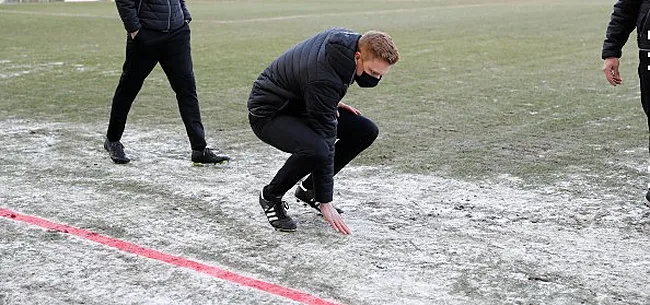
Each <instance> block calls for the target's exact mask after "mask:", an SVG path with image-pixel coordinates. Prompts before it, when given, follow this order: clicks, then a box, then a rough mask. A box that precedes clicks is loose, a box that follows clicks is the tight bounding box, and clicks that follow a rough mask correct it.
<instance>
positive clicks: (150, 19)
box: [115, 0, 192, 33]
mask: <svg viewBox="0 0 650 305" xmlns="http://www.w3.org/2000/svg"><path fill="white" fill-rule="evenodd" d="M115 5H117V11H118V13H119V14H120V17H121V18H122V22H123V23H124V28H125V29H126V31H127V32H129V33H131V32H135V31H137V30H139V29H141V28H146V29H150V30H156V31H163V32H168V31H173V30H175V29H177V28H180V27H181V26H183V24H184V23H185V21H186V20H188V21H190V20H192V16H191V15H190V12H189V11H188V10H187V7H186V6H185V0H115Z"/></svg>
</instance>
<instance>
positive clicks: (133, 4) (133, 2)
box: [115, 0, 142, 33]
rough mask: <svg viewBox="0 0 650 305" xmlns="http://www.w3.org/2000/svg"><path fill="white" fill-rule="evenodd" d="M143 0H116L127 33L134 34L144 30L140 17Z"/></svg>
mask: <svg viewBox="0 0 650 305" xmlns="http://www.w3.org/2000/svg"><path fill="white" fill-rule="evenodd" d="M140 1H142V0H115V5H117V12H118V13H119V14H120V18H122V23H124V28H125V29H126V31H127V32H129V33H133V32H135V31H138V30H140V29H141V28H142V26H141V25H140V18H139V17H138V7H137V5H139V4H140Z"/></svg>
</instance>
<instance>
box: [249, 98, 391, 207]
mask: <svg viewBox="0 0 650 305" xmlns="http://www.w3.org/2000/svg"><path fill="white" fill-rule="evenodd" d="M339 113H340V115H339V117H338V128H337V138H338V141H337V142H336V144H335V153H334V174H335V175H336V173H338V172H339V171H340V170H341V169H343V167H345V166H346V165H347V164H348V163H350V161H352V159H354V158H355V157H356V156H357V155H359V153H361V152H362V151H364V150H365V149H366V148H368V147H369V146H370V145H371V144H372V142H374V141H375V139H376V138H377V135H378V134H379V129H378V128H377V125H375V123H373V122H372V121H371V120H370V119H368V118H366V117H364V116H362V115H354V114H352V113H350V112H348V111H346V110H342V109H339ZM249 120H250V123H251V127H252V128H253V132H255V135H257V137H258V138H259V139H260V140H262V141H264V142H265V143H267V144H270V145H271V146H273V147H275V148H277V149H279V150H281V151H284V152H287V153H291V157H289V159H288V160H287V161H286V162H285V163H284V165H283V166H282V168H280V170H279V171H278V173H277V174H276V175H275V177H274V178H273V180H272V181H271V183H269V185H268V186H267V191H268V192H269V194H270V195H271V196H273V197H281V196H283V195H284V194H285V193H286V192H287V191H289V190H290V189H291V188H292V187H293V186H294V185H296V183H297V182H298V181H300V179H302V178H303V177H305V176H307V175H309V177H307V178H306V180H305V181H304V182H303V185H305V186H306V188H307V189H313V183H314V182H313V178H312V175H310V174H311V173H312V171H314V170H315V169H316V167H317V166H319V164H318V162H314V160H319V159H321V158H320V157H319V156H323V155H327V154H328V153H329V149H328V146H327V143H325V141H324V140H323V139H322V138H320V136H318V134H316V132H315V131H314V130H312V129H311V127H309V126H308V125H307V120H306V119H305V118H301V117H295V116H288V115H278V116H274V117H271V118H260V117H254V116H252V115H249ZM314 156H315V157H314ZM316 197H319V196H318V195H316Z"/></svg>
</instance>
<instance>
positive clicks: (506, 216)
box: [0, 0, 650, 305]
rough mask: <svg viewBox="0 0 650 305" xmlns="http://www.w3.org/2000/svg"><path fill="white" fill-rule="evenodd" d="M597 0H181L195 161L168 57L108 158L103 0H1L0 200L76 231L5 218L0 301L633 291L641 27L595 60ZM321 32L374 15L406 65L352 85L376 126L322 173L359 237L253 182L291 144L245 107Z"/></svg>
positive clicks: (248, 300) (353, 300) (649, 243)
mask: <svg viewBox="0 0 650 305" xmlns="http://www.w3.org/2000/svg"><path fill="white" fill-rule="evenodd" d="M613 3H614V1H613V0H608V1H605V0H573V1H560V0H460V1H444V0H432V1H425V0H422V1H417V0H413V1H408V0H401V1H400V0H367V1H344V0H335V1H327V2H325V1H289V0H287V1H279V0H278V1H275V0H272V1H266V0H258V1H207V0H205V1H204V0H190V1H188V4H187V5H188V9H189V10H190V12H191V13H192V17H193V21H192V23H191V25H190V26H191V31H192V56H193V60H194V71H195V75H196V79H197V88H198V94H199V101H200V105H201V114H202V118H203V124H204V126H205V127H206V133H207V140H208V145H209V146H211V147H218V148H220V149H222V150H223V151H224V152H226V153H228V154H230V155H231V156H232V157H233V161H232V162H230V163H229V164H227V165H223V166H206V167H194V166H191V162H190V160H189V155H190V146H189V142H188V140H187V137H186V134H185V130H184V127H183V125H182V122H181V119H180V115H179V113H178V108H177V105H176V101H175V97H174V94H173V92H172V90H171V88H170V87H169V84H168V82H167V79H166V77H165V75H164V74H163V72H162V70H161V69H160V67H157V68H156V69H155V70H154V72H153V73H152V74H151V75H150V76H149V77H148V78H147V80H146V82H145V85H144V87H143V89H142V91H141V92H140V94H139V95H138V98H137V99H136V102H135V103H134V105H133V108H132V110H131V112H130V114H129V120H128V122H127V126H126V132H125V135H124V138H123V139H122V143H124V145H125V148H126V153H127V154H128V155H129V156H130V157H131V158H132V162H131V163H130V164H128V165H116V164H113V163H112V162H111V161H110V159H109V158H108V155H107V154H106V152H105V151H104V149H103V147H102V143H103V136H104V133H105V130H106V126H107V122H108V115H109V111H110V102H111V99H112V96H113V93H114V90H115V86H116V85H117V82H118V79H119V76H120V73H121V68H122V64H123V61H124V53H125V40H126V33H125V31H124V28H123V26H122V23H121V21H120V19H119V16H118V14H117V10H116V7H115V3H112V2H96V3H49V4H21V5H0V31H1V33H2V34H1V35H0V216H2V215H3V213H2V211H11V212H12V213H14V212H15V213H19V214H20V215H29V216H35V217H39V218H43V219H46V220H49V221H52V222H55V223H57V224H62V225H65V226H71V227H74V228H79V229H81V230H83V231H84V232H90V233H89V235H84V234H81V235H83V236H80V235H74V234H69V233H70V232H67V231H66V232H63V230H60V229H52V228H44V227H43V226H39V225H35V222H29V221H20V220H19V219H17V218H11V217H8V216H6V215H8V214H6V213H5V214H4V215H5V217H0V305H5V304H328V302H329V303H337V304H373V305H374V304H422V305H425V304H426V305H429V304H486V305H487V304H648V302H649V301H648V300H650V252H649V249H650V208H649V207H648V206H646V205H645V201H644V200H645V199H644V198H643V196H644V194H645V190H646V187H647V185H648V183H649V182H650V174H649V173H648V165H649V162H648V161H649V155H648V131H647V123H646V118H645V115H644V114H643V111H642V109H641V105H640V102H639V85H638V78H637V74H636V73H637V64H638V56H637V48H636V41H635V37H634V35H635V34H634V33H633V34H632V35H631V38H630V41H629V42H628V45H627V47H626V48H625V49H624V52H623V54H624V55H623V58H622V60H621V63H622V67H621V74H622V77H623V86H619V87H616V88H614V87H611V86H610V85H609V84H608V83H607V81H606V80H605V78H604V76H603V73H602V72H601V71H600V69H601V66H602V60H601V59H600V52H601V47H602V41H603V39H604V34H605V28H606V26H607V23H608V21H609V15H610V13H611V11H612V5H613ZM331 27H346V28H350V29H352V30H355V31H358V32H365V31H367V30H371V29H375V30H381V31H385V32H387V33H388V34H390V35H391V36H392V37H393V39H394V41H395V43H396V44H397V46H398V47H399V49H400V54H401V59H400V61H399V62H398V63H397V64H396V65H395V66H394V67H393V68H392V70H391V72H390V73H389V74H387V75H386V76H384V77H383V79H382V81H381V82H380V85H379V86H378V87H377V88H374V89H362V88H359V87H358V86H352V87H351V88H350V90H349V91H348V94H347V95H346V97H345V99H344V102H345V103H346V104H349V105H352V106H354V107H356V108H359V109H360V110H361V111H362V112H363V114H364V115H366V116H368V117H370V118H371V119H372V120H373V121H374V122H375V123H376V124H377V125H378V126H379V128H380V135H379V137H378V139H377V140H376V141H375V143H374V144H373V146H371V147H370V148H369V149H368V150H367V151H365V152H364V153H363V154H362V155H361V156H360V157H359V158H357V159H356V160H354V161H353V162H352V164H350V166H349V167H346V168H345V169H344V170H343V171H342V172H341V173H340V174H339V175H337V176H336V178H335V196H334V200H335V204H336V205H337V206H338V207H341V208H342V209H344V210H345V211H346V213H345V214H344V218H345V220H346V223H347V224H348V226H349V227H350V229H351V230H352V234H351V235H350V236H348V237H344V236H341V235H339V234H337V233H335V232H334V231H333V230H332V229H331V228H329V226H328V225H327V223H326V222H325V221H324V220H323V219H322V218H321V217H319V216H318V215H316V214H315V213H313V212H312V211H310V210H309V208H307V207H303V206H302V205H301V204H298V203H296V202H295V200H294V198H293V195H292V192H290V193H288V194H287V195H286V196H285V199H286V200H287V201H288V202H289V204H290V206H291V207H290V210H289V214H290V215H291V216H292V217H293V218H294V219H295V220H296V222H297V223H298V231H297V232H295V233H289V234H288V233H279V232H276V231H274V230H273V229H272V228H271V226H270V225H269V224H268V222H267V221H266V218H265V217H264V214H263V213H262V210H261V209H260V207H259V204H258V203H257V192H258V190H259V189H260V188H261V187H262V186H263V185H264V184H265V183H267V182H268V181H269V180H270V179H271V178H272V176H273V175H274V174H275V171H277V169H278V168H279V167H280V166H281V165H282V163H283V162H284V160H285V159H286V157H287V155H285V154H283V153H281V152H278V151H276V150H275V149H273V148H271V147H268V146H267V145H265V144H263V143H262V142H261V141H259V140H258V139H257V138H256V137H255V135H254V134H253V132H252V131H251V129H250V127H249V125H248V120H247V109H246V101H247V98H248V94H249V92H250V89H251V85H252V83H253V81H254V80H255V79H256V78H257V76H258V74H259V73H260V72H261V71H262V70H263V69H264V68H265V67H266V66H267V65H268V64H269V63H270V62H271V61H272V60H273V59H275V58H276V57H277V56H278V55H280V54H281V53H282V52H283V51H284V50H286V49H287V48H289V47H290V46H292V45H293V44H295V43H297V42H299V41H301V40H303V39H304V38H307V37H309V36H311V35H313V34H314V33H316V32H319V31H321V30H324V29H327V28H331ZM18 218H20V217H18ZM95 233H96V234H99V236H105V237H106V238H107V240H108V239H110V240H112V241H117V240H119V242H118V243H117V245H125V244H127V243H129V244H133V245H137V246H138V247H142V249H144V250H142V249H140V250H138V251H126V250H125V249H126V248H129V247H130V246H110V245H107V244H108V243H112V242H106V243H101V242H97V241H95V240H93V239H92V238H93V237H92V236H95ZM129 249H130V248H129ZM155 251H159V252H160V253H164V254H165V255H170V256H172V257H174V261H175V262H179V261H180V262H185V263H179V264H170V263H168V262H163V261H162V260H161V259H156V258H152V257H150V256H147V255H143V253H153V252H155ZM156 253H157V252H156ZM188 261H192V262H198V263H200V264H201V266H208V267H210V268H219V270H226V271H228V272H232V273H233V274H237V275H241V276H243V277H246V278H249V279H255V280H259V281H263V282H264V283H267V284H268V285H276V286H272V287H280V288H282V289H291V291H297V292H300V293H304V294H307V295H310V296H312V297H313V298H312V299H313V300H316V301H313V302H312V301H301V300H296V299H295V298H294V299H292V298H290V297H287V295H283V294H282V293H279V292H278V291H281V289H280V288H277V289H276V290H274V289H275V288H274V289H270V291H269V290H266V291H265V290H264V289H260V288H259V287H251V285H246V283H244V282H245V281H241V280H236V278H237V276H234V275H233V276H215V275H214V274H209V273H206V272H200V271H197V270H196V269H192V268H188V267H187V266H188V264H189V263H187V262H188ZM267 284H264V285H267ZM268 287H271V286H268ZM278 289H280V290H278ZM282 291H284V290H282ZM310 302H311V303H310ZM318 302H321V303H318Z"/></svg>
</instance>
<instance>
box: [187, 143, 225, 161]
mask: <svg viewBox="0 0 650 305" xmlns="http://www.w3.org/2000/svg"><path fill="white" fill-rule="evenodd" d="M228 161H230V157H228V156H227V155H225V154H222V153H214V152H213V151H212V150H211V149H209V148H207V147H206V148H205V149H204V150H202V151H199V150H193V151H192V162H193V163H194V165H201V164H217V163H226V162H228Z"/></svg>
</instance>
